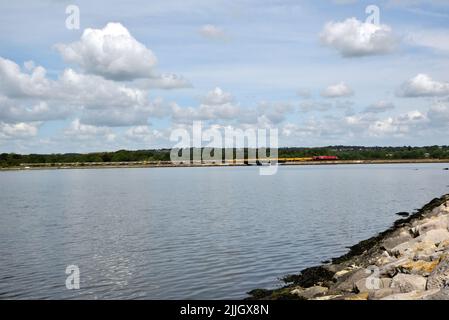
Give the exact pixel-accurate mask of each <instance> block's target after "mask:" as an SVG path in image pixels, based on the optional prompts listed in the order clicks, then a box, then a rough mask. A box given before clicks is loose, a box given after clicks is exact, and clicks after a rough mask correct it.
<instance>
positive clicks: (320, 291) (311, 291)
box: [291, 286, 329, 299]
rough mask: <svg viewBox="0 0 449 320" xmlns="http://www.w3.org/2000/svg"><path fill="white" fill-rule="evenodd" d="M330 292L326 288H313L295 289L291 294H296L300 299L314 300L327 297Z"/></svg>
mask: <svg viewBox="0 0 449 320" xmlns="http://www.w3.org/2000/svg"><path fill="white" fill-rule="evenodd" d="M328 290H329V289H328V288H326V287H321V286H313V287H310V288H306V289H295V290H293V291H292V292H291V294H296V295H298V296H299V297H302V298H304V299H312V298H316V297H319V296H324V295H326V293H327V291H328Z"/></svg>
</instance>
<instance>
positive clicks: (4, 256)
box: [0, 164, 449, 299]
mask: <svg viewBox="0 0 449 320" xmlns="http://www.w3.org/2000/svg"><path fill="white" fill-rule="evenodd" d="M443 167H447V164H446V165H445V164H441V165H440V164H407V165H345V166H343V165H341V166H291V167H286V166H284V167H280V169H279V171H278V174H277V175H274V176H259V175H258V168H256V167H237V168H153V169H100V170H59V171H51V170H48V171H26V172H23V171H21V172H0V298H3V299H5V298H20V299H28V298H49V299H55V298H87V299H97V298H98V299H109V298H126V299H131V298H146V299H164V298H167V299H173V298H179V299H185V298H188V299H200V298H210V299H220V298H242V297H244V296H245V292H246V291H248V290H250V289H254V288H257V287H272V286H277V285H279V284H280V283H279V281H278V280H277V279H278V277H280V276H282V275H285V274H287V273H292V272H298V271H300V270H301V269H303V268H305V267H308V266H312V265H315V264H318V263H320V261H322V260H325V259H328V258H331V257H335V256H338V255H340V254H342V253H344V252H346V249H345V247H346V246H350V245H353V244H355V243H356V242H358V241H359V240H362V239H365V238H367V237H369V236H371V235H374V234H375V233H377V232H379V231H383V230H384V229H385V228H386V227H388V226H390V225H391V223H392V222H393V221H394V220H396V219H397V218H398V217H397V216H396V215H394V213H395V212H397V211H412V210H413V209H415V208H418V207H421V206H422V205H423V204H425V203H427V202H428V201H430V200H431V199H432V198H434V197H439V196H441V195H442V194H444V193H448V192H449V187H448V185H449V172H448V171H443V170H442V169H443ZM71 264H75V265H78V266H79V268H80V271H81V289H79V290H67V289H66V288H65V279H66V274H65V268H66V266H67V265H71Z"/></svg>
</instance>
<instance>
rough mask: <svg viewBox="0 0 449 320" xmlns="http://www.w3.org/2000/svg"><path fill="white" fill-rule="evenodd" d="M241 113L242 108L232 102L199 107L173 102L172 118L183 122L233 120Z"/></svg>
mask: <svg viewBox="0 0 449 320" xmlns="http://www.w3.org/2000/svg"><path fill="white" fill-rule="evenodd" d="M239 113H240V108H239V107H238V106H236V105H233V104H231V103H225V104H220V105H206V104H201V105H200V106H199V107H196V108H193V107H181V106H179V105H178V104H176V103H173V104H172V118H173V120H175V121H177V122H181V123H186V122H187V123H188V122H192V121H194V120H226V119H227V120H232V119H235V118H236V117H237V115H238V114H239Z"/></svg>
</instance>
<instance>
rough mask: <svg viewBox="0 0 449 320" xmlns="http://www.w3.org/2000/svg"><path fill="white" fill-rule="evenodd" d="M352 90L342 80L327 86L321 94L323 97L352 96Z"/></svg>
mask: <svg viewBox="0 0 449 320" xmlns="http://www.w3.org/2000/svg"><path fill="white" fill-rule="evenodd" d="M353 94H354V92H353V91H352V89H351V88H350V87H349V86H348V85H347V84H346V83H344V82H340V83H337V84H334V85H330V86H328V87H327V88H326V89H324V90H323V91H322V92H321V96H322V97H325V98H341V97H349V96H352V95H353Z"/></svg>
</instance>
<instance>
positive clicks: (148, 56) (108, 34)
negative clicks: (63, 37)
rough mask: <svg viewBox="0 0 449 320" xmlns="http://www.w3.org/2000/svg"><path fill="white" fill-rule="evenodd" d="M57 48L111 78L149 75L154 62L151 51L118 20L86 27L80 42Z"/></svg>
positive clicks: (66, 56)
mask: <svg viewBox="0 0 449 320" xmlns="http://www.w3.org/2000/svg"><path fill="white" fill-rule="evenodd" d="M56 48H57V50H58V51H59V52H60V53H61V55H62V57H63V58H64V60H65V61H67V62H69V63H74V64H77V65H78V66H80V67H81V68H82V69H83V70H84V71H85V72H87V73H93V74H97V75H100V76H103V77H105V78H107V79H114V80H132V79H137V78H151V77H153V76H154V75H153V68H154V66H155V65H156V62H157V59H156V56H155V55H154V54H153V52H152V51H151V50H150V49H148V48H147V47H146V46H145V45H143V44H142V43H140V42H138V41H137V40H136V39H135V38H134V37H133V36H132V35H131V34H130V33H129V31H128V30H127V29H126V28H125V27H124V26H123V25H122V24H120V23H112V22H110V23H108V24H107V25H106V26H105V27H104V28H103V29H91V28H88V29H85V30H84V32H83V34H82V36H81V39H80V40H79V41H77V42H73V43H70V44H57V45H56Z"/></svg>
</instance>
